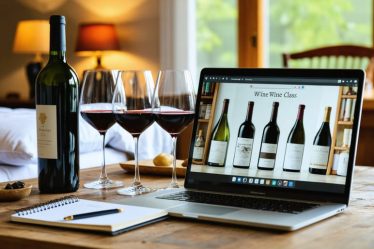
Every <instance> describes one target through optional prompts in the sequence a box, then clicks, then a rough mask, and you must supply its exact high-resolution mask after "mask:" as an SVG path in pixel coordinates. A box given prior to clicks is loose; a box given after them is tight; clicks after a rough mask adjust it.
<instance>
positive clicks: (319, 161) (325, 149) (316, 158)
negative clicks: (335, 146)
mask: <svg viewBox="0 0 374 249" xmlns="http://www.w3.org/2000/svg"><path fill="white" fill-rule="evenodd" d="M329 152H330V146H321V145H313V147H312V153H311V160H310V167H311V168H315V169H326V168H327V163H328V161H329Z"/></svg>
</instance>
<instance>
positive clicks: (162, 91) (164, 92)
mask: <svg viewBox="0 0 374 249" xmlns="http://www.w3.org/2000/svg"><path fill="white" fill-rule="evenodd" d="M195 101H196V95H195V91H194V88H193V83H192V76H191V73H190V72H189V71H187V70H161V71H160V72H159V73H158V77H157V83H156V90H155V94H154V97H153V102H152V107H153V112H154V116H155V120H156V121H157V123H158V124H159V125H160V126H161V127H162V128H163V129H164V130H166V131H167V132H168V133H169V134H170V135H171V137H172V142H173V151H172V154H173V171H172V178H171V183H170V184H169V188H179V185H178V182H177V174H176V145H177V136H178V134H179V133H181V132H182V131H183V130H184V129H185V128H186V127H187V126H188V125H189V124H190V123H191V122H192V120H193V118H194V115H195Z"/></svg>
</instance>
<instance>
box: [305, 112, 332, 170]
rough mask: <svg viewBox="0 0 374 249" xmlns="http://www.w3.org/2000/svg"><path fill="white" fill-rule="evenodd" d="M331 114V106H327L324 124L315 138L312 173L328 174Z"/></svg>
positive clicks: (310, 167)
mask: <svg viewBox="0 0 374 249" xmlns="http://www.w3.org/2000/svg"><path fill="white" fill-rule="evenodd" d="M330 115H331V107H330V106H326V107H325V115H324V118H323V122H322V125H321V127H320V128H319V130H318V132H317V134H316V136H315V137H314V140H313V147H312V151H311V156H310V158H311V159H310V166H309V172H310V173H312V174H319V175H326V172H327V166H328V164H329V156H330V149H331V142H332V140H331V132H330Z"/></svg>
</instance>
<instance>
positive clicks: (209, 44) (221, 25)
mask: <svg viewBox="0 0 374 249" xmlns="http://www.w3.org/2000/svg"><path fill="white" fill-rule="evenodd" d="M237 13H238V12H237V1H236V0H196V25H197V33H196V39H197V68H198V72H199V71H200V70H201V69H202V68H204V67H235V66H237V15H238V14H237Z"/></svg>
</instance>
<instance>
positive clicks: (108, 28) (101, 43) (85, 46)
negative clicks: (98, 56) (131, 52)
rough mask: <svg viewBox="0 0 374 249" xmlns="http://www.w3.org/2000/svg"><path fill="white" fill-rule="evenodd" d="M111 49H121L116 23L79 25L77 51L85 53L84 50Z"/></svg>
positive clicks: (98, 50)
mask: <svg viewBox="0 0 374 249" xmlns="http://www.w3.org/2000/svg"><path fill="white" fill-rule="evenodd" d="M110 50H120V46H119V41H118V36H117V32H116V29H115V26H114V24H107V23H92V24H81V25H80V26H79V32H78V39H77V45H76V48H75V51H76V52H78V53H79V54H81V55H85V53H84V52H100V51H110Z"/></svg>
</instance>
